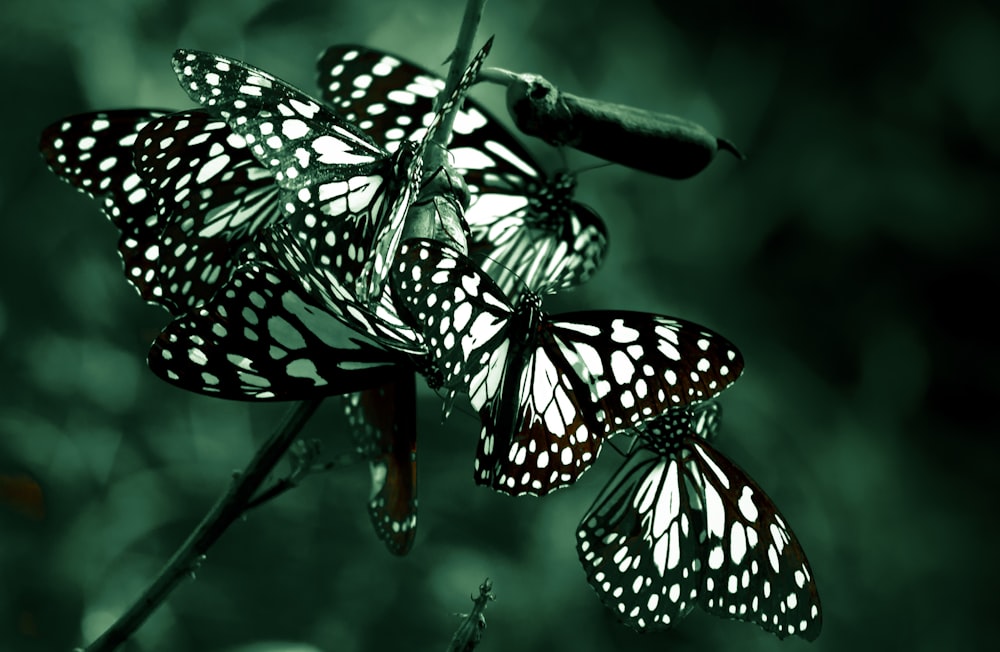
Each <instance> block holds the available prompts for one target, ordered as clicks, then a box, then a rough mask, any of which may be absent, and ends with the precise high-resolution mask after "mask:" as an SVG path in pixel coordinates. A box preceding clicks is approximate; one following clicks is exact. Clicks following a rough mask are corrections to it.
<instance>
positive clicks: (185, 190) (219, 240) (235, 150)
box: [135, 111, 281, 312]
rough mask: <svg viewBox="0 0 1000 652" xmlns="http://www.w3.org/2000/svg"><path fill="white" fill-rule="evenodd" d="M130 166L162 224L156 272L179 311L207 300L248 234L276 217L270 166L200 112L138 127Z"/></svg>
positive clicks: (278, 214)
mask: <svg viewBox="0 0 1000 652" xmlns="http://www.w3.org/2000/svg"><path fill="white" fill-rule="evenodd" d="M135 167H136V171H137V172H138V173H139V176H140V178H141V179H142V181H143V184H144V185H145V186H146V187H147V188H149V190H150V192H151V193H152V195H153V196H154V197H155V198H156V205H157V211H158V214H159V220H160V222H161V223H162V224H163V231H162V233H161V234H160V236H159V237H158V238H157V245H158V246H157V253H158V255H157V257H156V264H157V266H158V267H157V272H158V276H159V278H160V279H161V285H162V286H163V291H164V293H165V296H167V297H168V298H169V299H170V301H171V302H172V303H173V304H174V305H176V306H179V307H180V308H181V309H182V311H183V312H187V311H188V310H190V309H192V308H194V307H196V306H198V305H201V303H203V302H204V301H206V300H207V299H209V298H210V297H211V296H212V295H213V294H214V293H215V291H216V290H217V289H218V287H219V286H220V285H221V284H222V283H224V282H225V281H226V279H227V278H228V276H229V272H230V270H231V269H232V267H233V266H234V265H235V262H236V261H237V259H238V258H239V255H240V252H241V251H242V250H243V249H244V248H245V247H246V246H247V245H248V243H249V242H250V240H251V239H252V238H253V237H254V235H255V234H257V233H258V232H259V231H260V229H261V228H262V227H264V226H267V225H269V224H273V223H275V222H276V221H278V220H279V219H280V218H281V211H280V209H279V200H278V186H276V185H275V183H274V177H273V176H272V175H271V173H270V171H269V170H268V169H267V168H265V167H263V166H261V165H260V163H258V162H257V159H255V158H254V157H253V156H252V155H251V154H250V152H249V151H248V150H247V147H246V142H245V141H244V140H243V138H241V137H240V136H238V135H237V134H235V133H233V132H232V131H231V130H230V129H229V127H228V125H227V124H226V123H225V121H223V120H220V119H218V118H213V117H211V116H210V115H209V114H208V113H206V112H205V111H182V112H178V113H173V114H170V115H167V116H163V117H160V118H158V119H156V120H153V121H152V122H150V123H149V124H148V125H147V126H146V127H145V128H143V130H142V131H141V132H140V134H139V138H138V141H137V143H136V146H135Z"/></svg>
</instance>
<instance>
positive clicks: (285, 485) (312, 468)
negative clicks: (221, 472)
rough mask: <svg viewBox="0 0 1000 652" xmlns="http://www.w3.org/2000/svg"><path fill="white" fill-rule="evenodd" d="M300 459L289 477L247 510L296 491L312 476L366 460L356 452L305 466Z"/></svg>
mask: <svg viewBox="0 0 1000 652" xmlns="http://www.w3.org/2000/svg"><path fill="white" fill-rule="evenodd" d="M298 459H299V458H298V457H297V458H296V462H295V465H294V466H293V467H292V470H291V471H290V472H289V474H288V475H287V476H285V477H284V478H282V479H280V480H278V481H277V482H275V483H274V484H273V485H271V486H270V487H268V488H267V489H265V490H264V491H262V492H260V493H259V494H257V495H256V496H255V497H254V498H253V500H251V501H250V502H249V503H247V507H246V508H247V510H251V509H255V508H257V507H260V506H261V505H263V504H264V503H267V502H270V501H272V500H274V499H275V498H277V497H278V496H280V495H282V494H283V493H285V492H287V491H288V490H289V489H294V488H295V487H297V486H299V484H301V482H302V480H304V479H305V478H306V477H308V476H310V475H315V474H317V473H325V472H327V471H332V470H334V469H339V468H343V467H345V466H352V465H354V464H357V463H358V462H361V461H364V458H363V457H362V456H361V455H359V454H358V453H356V452H351V453H342V454H341V455H338V456H337V457H336V458H335V459H332V460H330V461H329V462H321V463H314V462H309V463H307V464H303V463H300V462H299V461H298Z"/></svg>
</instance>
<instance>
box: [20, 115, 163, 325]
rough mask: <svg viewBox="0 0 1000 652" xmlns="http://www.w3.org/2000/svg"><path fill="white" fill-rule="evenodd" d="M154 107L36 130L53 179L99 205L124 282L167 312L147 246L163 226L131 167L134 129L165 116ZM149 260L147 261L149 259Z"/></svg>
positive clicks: (77, 118) (84, 117) (74, 118)
mask: <svg viewBox="0 0 1000 652" xmlns="http://www.w3.org/2000/svg"><path fill="white" fill-rule="evenodd" d="M168 113H169V111H161V110H155V109H123V110H120V111H102V112H97V113H84V114H81V115H75V116H70V117H68V118H64V119H63V120H60V121H59V122H57V123H54V124H52V125H50V126H49V127H47V128H46V129H45V130H44V131H43V132H42V137H41V141H40V144H39V148H40V149H41V152H42V156H43V157H44V158H45V162H46V163H47V164H48V166H49V169H50V170H52V172H54V173H55V174H56V175H57V176H58V177H60V178H61V179H63V180H64V181H66V182H67V183H69V184H70V185H72V186H73V187H74V188H77V189H78V190H80V191H82V192H84V193H85V194H86V195H87V196H89V197H92V198H94V199H96V200H98V201H100V202H101V204H102V209H103V211H104V214H105V215H107V217H108V219H110V220H111V222H112V224H114V225H115V227H117V228H118V230H119V231H120V232H121V236H120V238H119V240H118V253H119V254H120V255H121V258H122V262H123V264H124V268H125V270H124V271H125V278H126V280H128V282H129V283H131V284H132V285H133V286H134V287H135V289H136V291H138V293H139V295H140V296H141V297H142V298H143V299H145V300H146V301H149V302H152V303H158V304H160V305H163V306H165V307H166V308H167V309H169V310H173V309H174V306H173V305H172V304H171V302H170V301H169V299H167V298H165V297H164V294H163V289H162V287H161V285H160V284H159V278H158V275H157V270H156V265H155V264H154V262H153V261H154V260H155V250H154V252H153V254H154V255H148V254H149V253H150V252H149V249H150V247H153V246H155V243H156V239H157V237H158V236H159V234H160V231H161V230H162V228H163V225H162V223H161V222H160V220H159V217H158V213H157V210H156V204H155V201H154V198H153V197H152V195H150V193H149V192H148V189H147V188H146V186H145V185H143V183H142V181H141V179H140V177H139V175H138V174H137V173H136V171H135V168H134V167H133V162H132V158H133V154H132V150H133V146H134V145H135V142H136V138H137V137H138V134H139V132H140V130H141V129H142V128H143V127H144V126H145V125H146V124H148V123H149V122H150V121H152V120H155V119H157V118H159V117H162V116H164V115H166V114H168ZM151 259H152V260H151Z"/></svg>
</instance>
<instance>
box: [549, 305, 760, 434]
mask: <svg viewBox="0 0 1000 652" xmlns="http://www.w3.org/2000/svg"><path fill="white" fill-rule="evenodd" d="M548 326H549V329H550V331H551V333H552V335H553V337H554V338H555V339H556V340H557V341H558V342H559V346H560V348H561V349H562V351H563V355H564V356H565V357H566V358H567V359H568V360H570V361H571V362H572V364H573V366H574V368H576V369H577V370H578V371H579V373H580V375H581V376H582V377H583V379H584V381H585V382H586V383H587V385H589V387H590V388H591V398H592V400H593V402H594V404H595V405H596V409H597V412H598V420H599V421H600V422H601V423H602V424H603V433H612V432H617V431H619V430H622V429H625V428H630V427H634V426H635V425H637V424H639V423H641V422H643V421H647V420H649V419H652V418H654V417H656V416H657V415H659V414H662V413H663V412H666V411H667V410H668V409H670V408H674V407H678V406H682V405H688V404H691V403H697V402H700V401H704V400H707V399H710V398H712V397H714V396H716V395H717V394H719V393H720V392H721V391H723V390H724V389H725V388H727V387H729V385H731V384H732V383H734V382H735V381H736V379H737V378H739V376H740V374H741V373H743V356H742V355H741V354H740V352H739V349H737V348H736V346H735V345H733V344H732V343H731V342H729V340H727V339H726V338H724V337H723V336H721V335H719V334H718V333H715V332H713V331H711V330H709V329H707V328H705V327H703V326H700V325H698V324H695V323H693V322H689V321H686V320H683V319H679V318H676V317H668V316H665V315H654V314H650V313H643V312H631V311H606V310H601V311H586V312H575V313H562V314H559V315H556V316H555V317H554V318H553V319H552V321H551V322H550V324H549V325H548Z"/></svg>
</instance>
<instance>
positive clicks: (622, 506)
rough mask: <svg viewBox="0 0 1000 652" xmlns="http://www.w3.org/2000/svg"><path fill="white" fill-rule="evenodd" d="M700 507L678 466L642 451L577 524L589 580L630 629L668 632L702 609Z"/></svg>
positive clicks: (621, 469)
mask: <svg viewBox="0 0 1000 652" xmlns="http://www.w3.org/2000/svg"><path fill="white" fill-rule="evenodd" d="M695 501H697V497H696V495H694V494H693V493H692V492H691V491H690V488H689V487H688V486H687V485H686V484H685V482H684V481H683V479H682V477H681V472H680V466H679V464H678V463H677V462H676V460H673V459H670V458H663V457H659V456H657V455H655V454H654V453H652V452H651V451H649V450H648V449H639V450H637V451H636V452H634V453H632V454H631V455H629V457H628V458H626V460H625V462H624V463H623V464H622V466H621V468H619V469H618V471H617V472H616V473H615V475H614V476H613V477H612V478H611V480H610V481H609V482H608V484H607V486H605V488H604V490H603V491H602V492H601V493H600V494H599V495H598V497H597V499H596V500H595V501H594V504H593V506H591V508H590V510H589V511H588V512H587V514H586V515H585V516H584V517H583V520H582V521H581V523H580V526H579V528H578V530H577V542H576V545H577V553H578V554H579V556H580V561H581V562H582V563H583V567H584V570H585V571H586V572H587V581H589V582H590V584H591V586H593V587H594V589H595V590H596V591H597V594H598V596H599V597H600V598H601V601H602V602H603V603H604V605H605V606H606V607H607V608H608V609H610V610H611V611H613V612H614V613H615V615H617V616H618V618H619V619H620V620H622V621H623V622H625V624H627V625H629V626H630V627H632V628H633V629H658V628H664V627H669V626H671V625H673V624H674V623H676V622H677V621H678V620H679V619H680V618H682V617H683V616H685V615H686V614H687V613H688V612H690V611H691V609H692V608H693V607H694V605H695V604H697V597H698V590H699V589H700V582H701V580H700V575H699V573H698V571H699V569H700V567H701V566H700V564H701V563H702V562H701V561H700V556H699V555H700V553H701V547H700V544H699V542H698V531H697V525H698V524H697V523H696V522H692V519H691V517H690V516H689V513H690V512H691V511H692V510H693V509H694V508H695V505H696V504H697V503H696V502H695Z"/></svg>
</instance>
